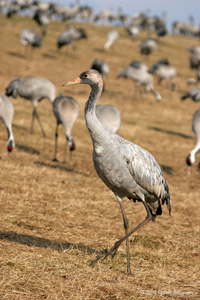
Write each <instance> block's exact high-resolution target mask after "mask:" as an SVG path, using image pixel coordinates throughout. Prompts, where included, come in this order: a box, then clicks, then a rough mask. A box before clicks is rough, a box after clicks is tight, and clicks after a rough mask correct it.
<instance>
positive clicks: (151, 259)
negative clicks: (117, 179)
mask: <svg viewBox="0 0 200 300" xmlns="http://www.w3.org/2000/svg"><path fill="white" fill-rule="evenodd" d="M65 26H66V25H65V24H64V23H59V22H57V21H52V22H51V24H50V25H49V28H48V33H47V35H46V36H45V37H44V40H43V45H42V47H41V48H40V49H35V51H34V52H33V53H28V54H25V50H24V47H23V46H22V45H21V43H20V40H19V32H20V30H21V29H22V28H24V27H30V28H34V29H36V30H37V31H38V32H39V28H38V26H37V25H36V24H35V23H34V21H32V20H31V19H29V18H28V17H18V16H15V17H14V18H13V19H10V20H8V19H6V17H5V16H3V15H0V45H1V50H0V51H1V55H0V91H1V92H2V93H4V92H5V88H6V87H7V85H8V84H9V82H10V81H11V80H12V79H13V78H14V77H16V76H18V77H26V76H41V77H45V78H47V79H49V80H51V81H52V82H54V83H55V85H56V93H57V95H58V94H59V92H63V93H64V94H66V95H69V96H72V97H74V98H76V100H77V101H78V103H79V105H80V116H79V118H78V120H77V122H76V123H75V125H74V127H73V130H72V135H73V137H74V139H75V141H76V146H77V149H76V151H75V153H74V156H73V160H72V161H70V159H69V153H68V161H67V163H65V164H64V163H63V162H62V161H63V155H64V145H65V137H64V131H63V128H62V127H60V129H59V133H60V136H59V141H58V143H59V153H58V159H59V162H52V159H53V156H54V134H55V127H56V121H55V117H54V115H53V112H52V106H51V104H50V102H49V101H48V100H43V101H42V102H40V103H39V105H38V112H39V114H40V118H41V121H42V123H43V125H44V129H45V131H46V134H47V137H46V138H43V137H42V134H41V131H40V128H39V126H38V124H37V123H35V131H34V134H33V135H31V134H30V125H31V115H32V105H31V103H30V102H29V101H26V100H25V99H22V98H19V97H18V98H17V99H11V101H12V102H13V105H14V108H15V114H14V119H13V131H14V136H15V144H16V147H15V149H14V150H13V153H12V155H11V156H10V158H8V155H7V150H6V141H7V132H6V130H5V127H4V125H3V124H2V123H1V124H0V168H1V173H0V174H1V181H0V220H1V221H0V253H1V255H0V299H2V300H18V299H20V300H24V299H27V300H29V299H30V300H35V299H37V300H39V299H48V300H50V299H51V300H55V299H58V300H61V299H67V300H72V299H73V300H80V299H82V300H89V299H101V300H104V299H106V300H117V299H120V300H133V299H134V300H136V299H137V300H138V299H139V300H140V299H154V300H157V299H199V297H200V296H199V294H198V292H199V287H200V283H199V282H198V280H199V265H198V262H199V245H200V243H199V215H200V210H199V201H200V185H199V180H200V173H199V172H198V169H197V167H198V159H197V160H196V162H195V164H194V166H193V167H192V171H191V175H190V176H187V166H186V164H185V158H186V156H187V155H188V153H189V152H190V151H191V149H192V148H194V146H195V143H196V140H195V136H194V133H193V132H192V129H191V122H192V116H193V113H194V112H195V111H196V110H197V109H198V108H199V103H194V102H192V100H186V101H185V102H183V103H182V102H181V101H180V97H181V95H182V94H183V92H185V91H187V90H188V89H190V87H188V86H187V84H186V79H187V78H188V77H191V76H195V71H192V70H191V69H190V68H189V55H190V54H189V52H188V51H187V48H188V47H190V46H192V45H198V44H199V40H198V39H195V38H190V37H180V36H170V35H169V36H166V37H164V38H163V39H161V40H160V42H159V44H158V46H157V49H156V51H155V52H154V53H153V54H152V55H151V56H150V57H149V58H144V57H143V56H141V55H140V53H139V51H138V48H137V46H136V44H135V43H134V42H133V41H131V40H130V38H129V37H128V36H127V35H126V33H125V31H124V29H123V28H118V31H119V34H120V39H119V40H118V42H117V43H116V46H114V47H113V48H111V49H110V50H109V51H108V52H102V48H103V45H104V43H105V34H106V32H107V31H108V30H109V29H110V28H111V27H109V26H102V27H100V26H97V25H93V24H81V25H80V24H78V25H77V26H82V27H83V28H85V29H86V31H87V33H88V39H87V40H81V41H79V42H78V43H77V48H76V50H75V51H74V50H73V49H72V48H71V47H68V49H67V50H66V49H64V48H63V49H61V51H58V50H57V49H56V40H57V37H58V35H59V34H60V32H62V31H64V30H65ZM146 36H147V33H146V32H141V33H140V39H142V38H144V37H146ZM163 57H168V58H169V60H170V62H171V64H172V65H173V66H174V67H175V68H176V69H177V73H178V76H177V79H176V84H177V91H175V92H171V91H170V90H169V88H168V87H167V86H166V84H165V83H163V84H162V86H159V85H158V84H157V83H156V80H155V87H156V89H157V90H158V91H159V92H160V93H161V94H162V97H163V99H162V102H161V103H158V102H156V100H155V99H154V97H153V95H151V94H142V95H137V96H136V97H134V83H133V82H132V81H131V80H127V79H116V75H117V73H118V72H119V71H120V70H121V69H122V68H123V67H125V66H127V65H128V64H129V63H130V62H131V61H132V60H133V59H137V60H142V61H144V62H145V63H146V64H147V65H148V66H150V65H151V64H153V63H154V62H156V61H157V60H158V59H160V58H163ZM94 58H100V59H104V60H105V61H106V62H107V63H108V64H109V66H110V73H109V75H108V77H107V81H106V91H105V93H104V94H103V95H102V97H101V99H100V101H99V104H100V103H101V104H112V105H115V106H116V107H117V108H118V109H119V111H120V112H121V118H122V124H121V128H120V130H119V132H118V133H119V135H121V136H122V137H124V138H125V139H127V140H129V141H132V142H134V143H136V144H138V145H140V146H142V147H143V148H145V149H146V150H148V151H149V152H151V153H152V154H153V155H154V157H155V158H156V159H157V161H158V162H159V163H160V164H161V165H162V166H163V170H164V175H165V178H166V180H167V182H168V185H169V188H170V193H171V201H172V215H171V217H170V216H169V215H168V210H167V207H166V206H164V207H163V215H162V216H158V217H157V219H156V222H154V223H153V222H151V223H149V224H148V225H147V226H146V227H144V228H143V229H141V230H139V231H137V232H136V234H135V235H133V236H132V237H131V246H130V250H131V268H132V274H131V275H127V274H126V247H125V243H123V244H122V245H121V246H120V248H119V250H118V253H117V255H116V256H115V258H114V259H113V260H112V259H111V258H110V257H109V258H107V259H106V260H104V261H99V262H98V263H97V264H96V265H95V266H94V267H93V268H92V267H91V266H90V263H91V262H92V261H93V260H94V259H95V258H96V256H97V255H98V253H99V251H103V250H104V249H109V248H110V247H111V246H112V245H113V244H114V242H115V241H116V240H117V239H119V238H120V237H122V236H123V235H124V228H123V223H122V216H121V211H120V207H119V205H118V203H117V201H116V199H115V196H114V195H113V193H112V192H111V191H110V190H109V189H108V188H107V187H106V186H105V185H104V184H103V183H102V182H101V180H100V179H99V178H98V176H97V174H96V172H95V169H94V166H93V162H92V143H91V139H90V136H89V133H88V131H87V129H86V126H85V120H84V105H85V102H86V100H87V99H88V95H89V92H90V88H89V87H88V86H84V85H81V86H80V85H78V86H72V87H65V88H62V87H61V84H62V83H64V82H66V81H69V80H73V79H75V78H76V77H77V76H78V75H79V74H80V73H81V72H82V71H85V70H87V69H89V68H90V66H91V63H92V61H93V59H94ZM124 205H125V209H126V212H127V216H128V218H129V222H130V228H132V227H134V226H135V225H136V224H138V223H139V222H140V221H142V220H143V219H144V218H145V216H146V212H145V210H144V208H143V206H142V205H141V204H140V203H135V204H134V203H133V202H131V201H129V200H128V199H124Z"/></svg>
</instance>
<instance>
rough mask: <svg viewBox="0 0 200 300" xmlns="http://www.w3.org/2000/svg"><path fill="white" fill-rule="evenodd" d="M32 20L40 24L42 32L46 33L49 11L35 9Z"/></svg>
mask: <svg viewBox="0 0 200 300" xmlns="http://www.w3.org/2000/svg"><path fill="white" fill-rule="evenodd" d="M33 20H35V21H36V22H37V24H38V25H39V26H41V28H42V34H43V35H45V34H46V33H47V26H48V24H49V12H48V11H44V10H41V9H37V10H36V12H35V13H34V16H33Z"/></svg>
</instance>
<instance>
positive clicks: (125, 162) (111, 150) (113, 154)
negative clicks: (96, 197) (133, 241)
mask: <svg viewBox="0 0 200 300" xmlns="http://www.w3.org/2000/svg"><path fill="white" fill-rule="evenodd" d="M76 83H81V84H88V85H90V86H91V93H90V96H89V99H88V101H87V103H86V105H85V121H86V126H87V128H88V130H89V133H90V136H91V138H92V142H93V161H94V166H95V169H96V171H97V174H98V175H99V177H100V178H101V179H102V181H103V182H104V183H105V184H106V185H107V186H108V187H109V188H110V189H111V190H112V191H113V193H114V194H115V196H116V198H117V200H118V201H119V204H120V208H121V211H122V215H123V221H124V227H125V233H126V234H125V236H124V237H123V238H121V239H120V240H119V241H117V242H116V243H115V244H114V246H113V247H112V248H111V249H110V250H109V251H108V252H107V254H106V256H105V257H104V258H106V257H107V256H108V255H110V254H112V255H113V256H114V255H115V254H116V252H117V249H118V247H119V246H120V244H121V243H122V242H123V241H124V240H126V247H127V271H128V272H130V260H129V242H128V237H129V236H130V235H131V234H132V233H134V232H135V231H136V230H137V229H139V228H140V227H142V226H143V225H145V224H146V223H147V222H149V221H150V220H155V217H156V215H161V214H162V208H161V202H162V204H164V203H166V204H167V206H168V209H169V213H170V211H171V203H170V194H169V188H168V186H167V183H166V181H165V179H164V176H163V173H162V170H161V167H160V166H159V164H158V163H157V161H156V160H155V158H154V157H153V156H152V155H151V154H150V153H149V152H147V151H146V150H144V149H143V148H141V147H139V146H138V145H135V144H133V143H131V142H129V141H127V140H125V139H123V138H122V137H120V136H118V135H117V134H116V133H114V132H112V131H111V130H109V129H107V128H106V127H105V126H103V125H102V124H101V122H100V121H99V120H98V118H97V116H96V112H95V107H96V102H97V100H98V99H99V97H100V95H101V92H102V88H103V80H102V76H101V75H100V74H99V73H98V72H97V71H95V70H89V71H86V72H83V73H81V75H80V76H79V77H77V78H76V79H75V80H74V81H71V82H68V83H66V84H64V85H70V84H76ZM124 197H128V198H129V199H133V201H136V200H137V201H139V202H142V204H143V205H144V207H145V209H146V212H147V217H146V219H145V220H144V221H143V222H141V223H140V224H139V225H138V226H136V227H135V228H133V229H132V230H131V231H128V219H127V217H126V213H125V210H124V207H123V202H122V199H123V198H124Z"/></svg>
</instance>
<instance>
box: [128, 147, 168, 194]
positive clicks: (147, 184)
mask: <svg viewBox="0 0 200 300" xmlns="http://www.w3.org/2000/svg"><path fill="white" fill-rule="evenodd" d="M124 158H125V161H126V164H127V167H128V170H129V172H130V174H131V175H132V176H133V178H134V180H135V181H136V183H137V184H138V185H139V186H141V187H142V188H143V189H145V190H146V191H148V192H149V193H150V194H153V195H155V196H157V197H158V198H161V199H163V198H165V196H166V182H165V179H164V176H163V174H162V169H161V167H160V165H159V164H158V163H157V161H156V160H155V158H154V157H153V156H152V155H151V154H150V153H149V152H147V151H146V150H144V149H142V148H141V147H139V146H137V145H134V148H133V149H132V151H131V152H129V151H128V153H127V155H124Z"/></svg>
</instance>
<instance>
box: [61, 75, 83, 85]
mask: <svg viewBox="0 0 200 300" xmlns="http://www.w3.org/2000/svg"><path fill="white" fill-rule="evenodd" d="M78 83H81V79H80V77H77V78H76V79H75V80H74V81H68V82H66V83H63V84H62V85H61V86H65V85H71V84H78Z"/></svg>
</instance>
